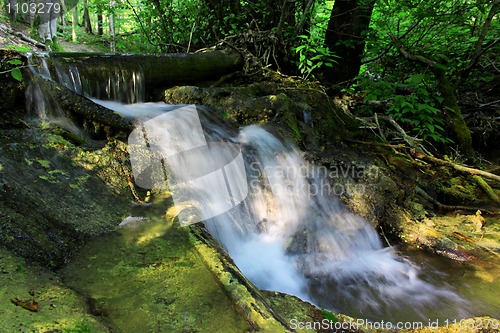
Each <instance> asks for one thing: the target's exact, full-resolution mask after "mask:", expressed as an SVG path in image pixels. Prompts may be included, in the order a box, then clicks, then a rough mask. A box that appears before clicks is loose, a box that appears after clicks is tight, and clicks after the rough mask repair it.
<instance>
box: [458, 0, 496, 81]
mask: <svg viewBox="0 0 500 333" xmlns="http://www.w3.org/2000/svg"><path fill="white" fill-rule="evenodd" d="M499 11H500V0H495V2H493V5H492V6H491V8H490V12H489V13H488V17H486V20H485V21H484V24H483V27H482V29H481V32H480V33H479V36H478V39H477V41H476V44H475V46H474V52H473V53H472V56H471V57H470V61H469V64H468V65H467V66H466V67H465V68H464V70H462V71H461V72H460V73H458V75H457V81H456V82H455V84H454V85H453V87H454V88H455V89H457V88H458V86H460V84H462V82H463V81H465V79H467V77H468V76H469V75H470V73H471V71H472V69H473V68H474V66H476V64H477V62H478V61H479V58H480V57H481V56H482V55H483V53H484V52H486V50H487V49H489V48H491V47H492V46H493V45H495V44H496V43H497V42H498V40H499V39H498V38H497V39H496V40H495V41H493V42H492V43H489V44H491V45H488V44H487V45H486V46H484V47H483V43H484V39H485V38H486V34H487V33H488V31H489V30H490V28H491V21H492V20H493V17H494V16H495V15H496V14H497V13H498V12H499Z"/></svg>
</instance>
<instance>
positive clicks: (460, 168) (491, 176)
mask: <svg viewBox="0 0 500 333" xmlns="http://www.w3.org/2000/svg"><path fill="white" fill-rule="evenodd" d="M410 152H411V154H412V155H413V157H415V158H419V159H421V160H424V161H427V162H431V163H435V164H439V165H442V166H447V167H452V168H454V169H455V170H458V171H461V172H465V173H470V174H472V175H479V176H483V177H486V178H489V179H493V180H496V181H497V182H500V176H498V175H495V174H493V173H489V172H486V171H483V170H478V169H474V168H469V167H466V166H463V165H459V164H455V163H452V162H449V161H445V160H441V159H439V158H436V157H433V156H428V155H425V154H422V153H420V152H417V151H416V150H414V149H412V150H411V151H410Z"/></svg>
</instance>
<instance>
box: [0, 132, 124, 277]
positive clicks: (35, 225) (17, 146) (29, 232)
mask: <svg viewBox="0 0 500 333" xmlns="http://www.w3.org/2000/svg"><path fill="white" fill-rule="evenodd" d="M0 135H1V139H0V164H1V165H2V169H1V171H0V182H1V183H2V186H3V187H4V188H6V189H7V190H3V191H0V199H1V200H0V218H1V221H2V223H1V224H0V245H3V246H6V247H7V248H8V249H10V250H12V251H14V252H15V253H16V254H19V255H21V256H23V257H25V258H29V259H32V260H33V261H35V262H37V263H39V264H42V265H47V266H49V267H58V266H61V265H63V264H64V263H65V262H67V261H68V260H69V258H70V257H71V255H72V254H73V253H74V252H75V251H76V250H77V249H78V248H79V247H80V246H81V245H82V244H83V243H84V242H85V241H86V240H87V239H89V238H92V237H95V236H96V235H99V234H101V233H104V232H109V231H110V230H112V229H113V228H114V226H115V225H116V224H118V223H119V222H120V221H121V219H122V217H124V216H126V215H127V211H128V210H129V206H130V199H129V198H128V197H127V196H126V195H121V196H118V195H116V194H117V193H126V192H125V191H124V190H123V189H126V188H127V185H126V184H127V182H126V177H125V176H124V175H123V174H120V173H119V172H121V170H122V168H120V167H118V165H119V163H120V161H119V160H117V159H113V161H112V162H109V163H108V164H107V165H105V164H104V163H101V164H99V163H98V162H87V163H86V164H84V163H78V160H76V158H75V156H79V155H83V156H85V157H86V158H87V160H88V159H89V157H90V156H94V155H97V154H100V152H101V151H102V150H92V151H85V150H84V149H82V148H80V147H76V146H74V145H73V144H71V143H70V142H68V141H66V140H65V139H63V138H62V137H60V136H58V135H54V134H52V133H50V132H49V131H46V130H43V129H32V130H2V131H1V133H0ZM105 153H106V154H110V152H108V151H105ZM110 160H111V159H110ZM90 166H94V168H95V170H94V169H92V168H91V167H90Z"/></svg>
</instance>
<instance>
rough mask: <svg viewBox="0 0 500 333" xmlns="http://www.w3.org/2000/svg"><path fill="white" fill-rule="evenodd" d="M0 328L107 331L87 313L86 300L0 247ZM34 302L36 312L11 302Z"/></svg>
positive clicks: (55, 278)
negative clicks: (13, 300) (14, 300)
mask: <svg viewBox="0 0 500 333" xmlns="http://www.w3.org/2000/svg"><path fill="white" fill-rule="evenodd" d="M0 273H1V274H0V327H2V331H3V332H49V331H56V330H58V331H62V332H93V333H96V332H108V329H107V327H106V326H105V325H103V324H102V323H100V322H99V321H98V320H97V319H96V318H95V317H93V316H91V315H89V314H88V313H87V311H86V304H85V301H84V300H83V299H82V298H81V297H79V296H78V295H77V294H76V293H75V292H74V291H72V290H70V289H68V288H67V287H65V286H64V285H63V284H62V282H61V280H60V279H59V278H58V277H57V276H56V275H55V274H54V273H52V272H49V271H47V270H45V269H42V268H40V267H38V266H36V265H32V264H28V263H27V262H26V261H25V260H24V259H22V258H19V257H16V256H15V255H14V254H13V253H11V252H10V251H7V250H6V249H4V248H2V247H0ZM15 298H18V299H20V300H31V299H33V300H34V301H36V302H37V303H38V306H39V311H38V312H30V311H28V310H26V309H24V308H22V307H21V306H15V305H14V304H13V303H12V302H11V299H15Z"/></svg>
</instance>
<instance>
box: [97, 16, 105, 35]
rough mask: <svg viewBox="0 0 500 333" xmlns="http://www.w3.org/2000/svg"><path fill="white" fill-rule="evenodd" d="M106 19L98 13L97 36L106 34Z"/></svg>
mask: <svg viewBox="0 0 500 333" xmlns="http://www.w3.org/2000/svg"><path fill="white" fill-rule="evenodd" d="M103 22H104V18H103V15H102V13H97V34H98V35H99V36H102V35H103V34H104V30H103V25H104V23H103Z"/></svg>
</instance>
